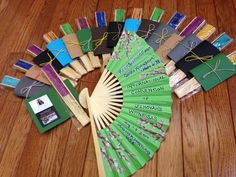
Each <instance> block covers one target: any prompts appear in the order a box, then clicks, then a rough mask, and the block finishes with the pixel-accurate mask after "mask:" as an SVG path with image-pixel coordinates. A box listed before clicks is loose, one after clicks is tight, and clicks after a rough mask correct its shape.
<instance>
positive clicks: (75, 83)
mask: <svg viewBox="0 0 236 177" xmlns="http://www.w3.org/2000/svg"><path fill="white" fill-rule="evenodd" d="M59 77H60V79H61V80H63V81H64V80H66V79H68V80H69V81H70V83H71V84H72V85H73V86H74V87H76V86H77V85H78V83H77V82H76V81H73V80H71V79H70V78H67V77H64V76H59Z"/></svg>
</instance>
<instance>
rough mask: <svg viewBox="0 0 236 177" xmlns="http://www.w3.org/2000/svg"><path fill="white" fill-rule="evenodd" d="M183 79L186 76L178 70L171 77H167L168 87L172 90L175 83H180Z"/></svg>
mask: <svg viewBox="0 0 236 177" xmlns="http://www.w3.org/2000/svg"><path fill="white" fill-rule="evenodd" d="M184 78H186V74H185V73H184V72H183V71H181V70H180V69H178V70H177V71H176V72H174V73H173V75H171V76H170V77H169V80H170V81H169V82H170V87H171V88H173V87H174V86H175V85H176V84H177V83H179V82H180V81H182V80H183V79H184Z"/></svg>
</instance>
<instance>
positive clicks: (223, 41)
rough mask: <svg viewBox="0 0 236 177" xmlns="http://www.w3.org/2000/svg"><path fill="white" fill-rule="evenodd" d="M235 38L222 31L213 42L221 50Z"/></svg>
mask: <svg viewBox="0 0 236 177" xmlns="http://www.w3.org/2000/svg"><path fill="white" fill-rule="evenodd" d="M231 42H233V39H232V38H231V37H230V36H229V35H228V34H226V33H222V34H221V35H220V36H219V37H217V38H216V39H215V40H214V41H213V42H212V44H213V45H214V46H215V47H216V48H217V49H219V50H223V49H224V48H226V47H227V46H228V45H229V44H230V43H231Z"/></svg>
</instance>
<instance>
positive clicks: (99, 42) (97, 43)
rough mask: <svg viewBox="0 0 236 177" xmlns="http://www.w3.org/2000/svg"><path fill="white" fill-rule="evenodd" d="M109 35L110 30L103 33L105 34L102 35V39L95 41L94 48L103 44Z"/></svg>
mask: <svg viewBox="0 0 236 177" xmlns="http://www.w3.org/2000/svg"><path fill="white" fill-rule="evenodd" d="M107 36H108V32H105V33H104V34H103V36H102V38H101V39H97V40H95V41H97V42H96V43H95V48H94V50H96V49H97V48H98V47H99V46H101V45H102V43H103V41H104V40H106V39H107Z"/></svg>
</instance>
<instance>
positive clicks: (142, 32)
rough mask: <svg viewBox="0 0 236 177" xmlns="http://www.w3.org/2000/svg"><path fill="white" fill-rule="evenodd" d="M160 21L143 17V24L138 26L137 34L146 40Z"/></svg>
mask: <svg viewBox="0 0 236 177" xmlns="http://www.w3.org/2000/svg"><path fill="white" fill-rule="evenodd" d="M158 25H159V22H156V21H152V20H147V19H142V22H141V25H140V26H139V28H138V31H137V35H138V36H139V37H141V38H143V39H145V40H147V39H148V38H149V37H150V36H151V34H152V33H153V32H154V31H155V30H156V28H157V27H158Z"/></svg>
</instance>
